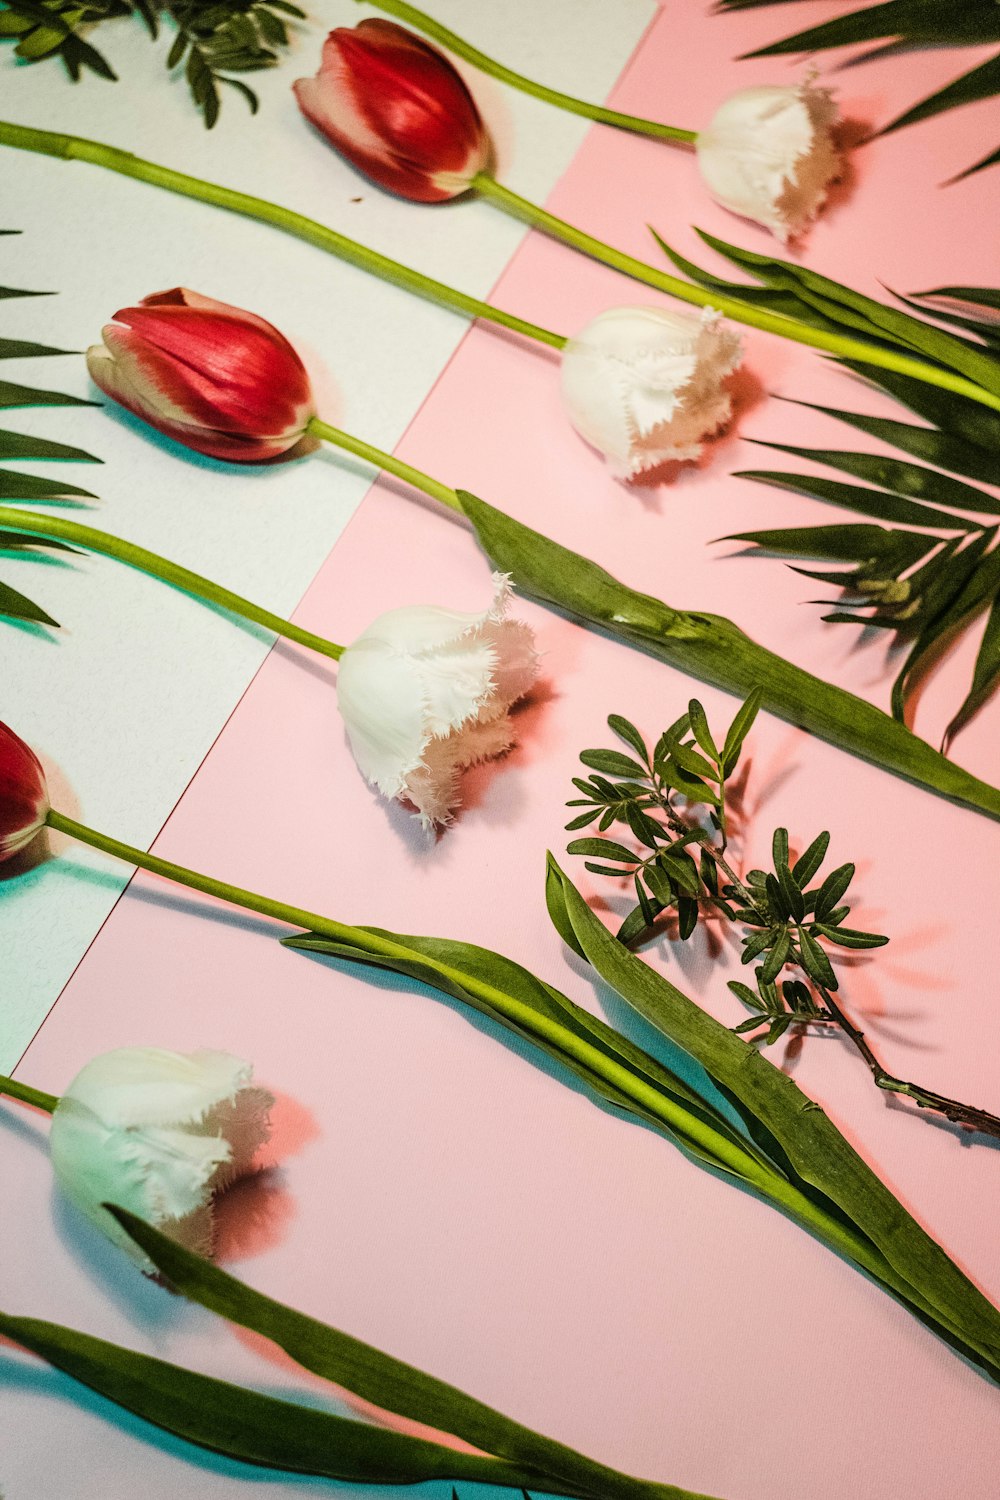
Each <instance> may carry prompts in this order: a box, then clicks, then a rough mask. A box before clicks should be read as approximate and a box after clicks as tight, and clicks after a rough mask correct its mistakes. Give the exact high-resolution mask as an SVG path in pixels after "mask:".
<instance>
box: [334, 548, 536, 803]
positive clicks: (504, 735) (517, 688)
mask: <svg viewBox="0 0 1000 1500" xmlns="http://www.w3.org/2000/svg"><path fill="white" fill-rule="evenodd" d="M493 588H494V595H493V601H492V603H491V605H490V607H489V608H488V609H487V610H484V611H482V612H481V613H479V614H463V613H459V612H457V611H454V610H446V609H435V608H434V607H432V606H430V605H415V606H413V607H407V608H403V609H394V610H389V611H388V612H387V613H386V614H384V615H380V616H379V617H378V619H376V620H374V621H373V622H372V623H371V625H369V626H368V627H367V629H366V630H364V631H362V633H361V635H360V636H358V638H357V640H356V641H354V643H353V644H352V645H351V646H349V647H348V648H347V650H346V651H345V652H344V654H343V656H342V657H341V659H340V667H339V673H338V680H337V697H338V703H339V706H340V712H341V715H342V716H343V719H344V724H345V727H346V729H347V737H348V741H349V743H350V746H351V751H352V753H353V755H354V758H355V760H356V761H357V763H358V767H359V769H360V770H361V772H362V774H363V775H364V776H365V777H366V778H367V780H368V781H370V782H372V783H373V784H374V785H375V786H377V787H378V789H379V791H380V792H381V793H382V795H383V796H385V797H396V798H399V799H400V800H402V801H408V802H412V803H413V805H414V806H415V807H416V809H417V811H418V813H419V814H420V816H421V819H422V821H423V822H424V823H425V824H426V825H431V824H435V823H446V822H447V821H448V820H449V818H450V816H451V813H452V811H453V810H454V808H455V807H456V806H457V802H458V777H459V773H460V772H461V771H462V770H464V769H465V768H466V767H467V766H470V765H473V764H475V763H476V762H477V761H480V760H485V759H488V758H491V757H493V756H496V755H500V754H502V753H503V752H504V751H505V750H508V749H509V748H510V746H511V745H512V744H513V742H514V734H513V728H512V726H511V724H510V721H509V719H508V717H507V710H508V708H509V707H510V706H511V704H512V703H514V702H516V700H517V699H518V698H521V697H523V695H524V694H525V693H526V692H527V691H528V689H529V688H530V686H531V684H532V682H533V681H534V679H535V676H536V674H537V671H538V663H537V656H536V653H535V649H534V637H533V635H532V633H531V631H530V629H529V628H528V626H527V625H524V624H523V623H521V622H520V621H516V620H508V619H506V618H505V616H506V611H507V608H508V605H509V601H510V580H509V579H508V578H507V577H506V576H505V575H503V574H495V575H494V578H493Z"/></svg>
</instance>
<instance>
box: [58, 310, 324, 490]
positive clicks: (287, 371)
mask: <svg viewBox="0 0 1000 1500" xmlns="http://www.w3.org/2000/svg"><path fill="white" fill-rule="evenodd" d="M101 336H102V338H103V340H104V342H103V344H95V345H94V346H93V347H92V348H90V349H88V350H87V368H88V369H89V370H90V374H91V378H92V379H93V380H94V381H95V383H96V384H97V385H99V386H100V388H101V390H102V391H103V392H104V393H105V395H106V396H110V397H111V398H112V400H114V401H117V402H118V403H119V404H120V405H121V406H124V407H126V408H127V409H128V410H129V411H130V412H134V413H135V415H136V416H137V417H142V419H143V421H145V422H149V423H150V424H151V426H153V427H155V428H156V429H157V430H158V431H159V432H163V433H166V435H167V437H171V438H175V439H176V440H177V442H179V443H183V444H184V446H185V447H187V448H193V449H194V450H195V452H196V453H207V454H208V456H209V457H210V458H222V459H229V460H230V461H233V462H236V463H261V462H263V461H264V460H265V459H269V458H277V457H278V456H279V455H280V454H282V453H287V452H288V450H289V448H293V447H294V446H295V444H296V443H297V442H298V441H299V439H300V438H301V437H302V436H303V434H304V432H305V430H306V427H307V425H308V423H309V420H310V418H311V417H313V416H314V415H315V407H314V404H313V397H312V391H311V390H310V387H309V377H308V375H307V374H306V371H305V366H304V365H303V363H302V361H301V360H300V359H299V356H298V355H297V354H296V352H295V350H294V349H293V348H292V346H291V344H290V343H289V342H288V340H287V339H286V338H285V337H284V336H283V335H282V334H280V333H279V332H278V330H277V329H276V328H274V327H273V326H272V325H271V324H270V323H266V322H265V321H264V319H263V318H258V317H257V316H256V315H255V314H254V313H250V312H245V311H244V310H243V308H241V307H230V306H229V304H228V303H226V302H216V301H215V299H214V298H213V297H201V296H199V294H198V293H197V292H190V291H188V290H187V288H186V287H175V288H174V289H173V291H169V292H156V293H154V295H153V296H152V297H144V298H143V299H142V301H141V302H140V303H139V305H138V307H123V308H122V309H121V310H120V311H119V312H116V313H115V321H114V322H113V323H108V324H107V326H106V327H105V328H104V329H103V331H102V335H101Z"/></svg>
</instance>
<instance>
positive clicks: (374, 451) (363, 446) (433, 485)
mask: <svg viewBox="0 0 1000 1500" xmlns="http://www.w3.org/2000/svg"><path fill="white" fill-rule="evenodd" d="M306 431H307V432H309V433H310V435H311V436H312V437H315V438H321V439H322V441H323V442H324V443H332V444H333V446H334V447H335V448H342V449H343V450H344V452H345V453H353V454H354V455H355V457H357V458H363V459H365V460H366V461H367V462H368V463H370V464H374V465H375V467H376V468H377V469H383V470H384V471H385V473H386V474H394V475H395V477H396V478H397V479H402V480H404V481H405V483H406V484H412V485H413V488H414V489H416V490H422V491H423V492H424V494H425V495H430V497H431V499H432V500H438V501H440V503H441V504H442V505H447V507H448V509H449V510H455V511H458V513H459V515H464V514H465V512H464V510H463V508H462V502H461V501H460V500H459V498H458V495H457V493H456V492H455V491H454V490H453V489H449V487H448V485H446V484H442V483H441V482H440V480H437V479H432V478H431V476H430V475H429V474H425V473H424V471H423V470H422V469H415V468H414V467H413V465H412V464H408V463H405V462H404V461H403V459H401V458H396V456H395V454H392V453H386V452H385V451H384V450H383V449H382V448H376V447H375V446H374V445H373V444H372V443H366V442H365V441H364V439H363V438H356V437H353V436H352V435H351V433H349V432H344V431H343V430H342V429H341V428H340V427H331V425H330V423H329V422H323V421H321V420H320V418H319V417H313V418H312V420H311V421H310V423H309V426H308V427H307V429H306Z"/></svg>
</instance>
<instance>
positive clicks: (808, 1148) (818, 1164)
mask: <svg viewBox="0 0 1000 1500" xmlns="http://www.w3.org/2000/svg"><path fill="white" fill-rule="evenodd" d="M549 879H550V882H552V883H558V886H559V898H560V901H561V911H562V917H561V920H562V922H563V924H564V925H565V926H567V927H568V928H569V929H570V930H571V931H572V933H573V936H574V940H575V943H576V944H577V946H578V949H582V950H583V952H584V953H585V955H586V957H587V959H588V960H589V961H590V963H591V964H592V965H593V966H594V968H595V970H596V972H597V973H598V974H599V975H600V976H601V978H602V979H604V980H605V981H606V982H607V983H608V984H610V985H611V986H612V988H613V989H615V990H616V991H617V992H618V994H619V995H621V996H622V998H623V999H624V1000H626V1001H627V1002H628V1003H629V1004H630V1005H631V1006H632V1007H633V1009H634V1010H635V1011H636V1012H637V1014H639V1015H641V1016H642V1017H643V1018H644V1019H645V1020H647V1021H649V1022H651V1023H652V1025H654V1026H656V1027H657V1028H658V1029H659V1030H660V1031H662V1032H663V1034H664V1035H665V1036H667V1037H668V1038H669V1039H670V1040H671V1041H673V1042H674V1043H675V1044H676V1045H677V1046H679V1047H682V1048H683V1049H684V1050H685V1051H686V1052H687V1053H688V1054H689V1055H690V1056H691V1057H692V1058H695V1059H696V1060H697V1061H698V1062H699V1063H700V1064H701V1066H702V1067H703V1068H704V1069H705V1070H706V1072H707V1073H708V1074H709V1076H710V1077H711V1078H712V1079H713V1080H714V1081H715V1082H716V1083H717V1084H718V1086H719V1087H720V1088H723V1089H725V1090H726V1092H727V1094H728V1095H729V1097H730V1098H731V1099H733V1100H734V1101H737V1102H738V1104H739V1106H740V1107H741V1108H742V1110H743V1111H744V1112H745V1115H746V1117H747V1118H752V1119H755V1120H756V1121H757V1122H758V1123H759V1125H760V1127H761V1129H763V1130H765V1131H767V1132H768V1134H769V1136H770V1137H771V1138H773V1139H774V1140H776V1141H777V1142H778V1143H779V1145H780V1146H781V1147H782V1148H783V1150H784V1151H785V1152H786V1153H787V1158H788V1161H789V1163H790V1165H791V1167H792V1169H793V1171H794V1173H795V1178H794V1179H793V1180H794V1181H796V1182H797V1183H800V1184H801V1185H802V1187H803V1189H804V1190H806V1191H812V1192H815V1193H816V1194H817V1195H818V1196H817V1197H816V1199H815V1201H816V1203H817V1204H821V1203H827V1204H832V1205H836V1208H837V1210H838V1211H839V1212H840V1213H842V1214H843V1215H844V1220H843V1223H844V1225H845V1229H847V1233H848V1234H849V1235H850V1234H851V1233H856V1234H857V1236H858V1238H857V1240H856V1241H855V1242H853V1244H854V1248H853V1249H852V1250H851V1251H850V1252H848V1251H847V1249H846V1244H847V1241H845V1244H844V1246H842V1247H841V1249H842V1253H850V1254H851V1255H852V1256H853V1258H854V1259H855V1261H856V1263H857V1264H859V1265H862V1264H866V1266H867V1269H868V1270H869V1272H870V1274H872V1275H873V1276H875V1277H876V1279H878V1280H879V1281H881V1283H882V1285H883V1286H885V1287H886V1288H887V1290H890V1291H892V1292H894V1293H895V1295H896V1296H897V1297H899V1298H900V1299H901V1300H902V1301H903V1302H905V1303H906V1304H907V1305H908V1306H909V1307H910V1308H911V1310H912V1311H913V1312H914V1314H915V1315H916V1316H917V1317H918V1318H920V1319H921V1320H922V1321H923V1322H925V1323H927V1324H929V1325H930V1326H931V1327H932V1328H935V1329H936V1330H937V1331H938V1332H939V1333H940V1334H941V1335H942V1336H943V1337H944V1338H945V1339H946V1340H947V1341H948V1342H949V1343H951V1344H952V1345H953V1346H954V1347H961V1348H964V1349H965V1350H966V1352H968V1353H969V1355H970V1357H971V1358H972V1359H973V1360H974V1361H975V1362H976V1363H977V1364H979V1365H980V1366H981V1367H982V1368H984V1369H986V1370H988V1371H989V1372H990V1373H991V1374H992V1375H993V1378H994V1379H995V1378H996V1377H997V1373H998V1372H1000V1310H998V1309H997V1308H996V1307H994V1306H993V1305H992V1304H991V1303H990V1302H989V1301H988V1300H987V1299H986V1298H985V1297H984V1296H983V1294H982V1293H981V1292H979V1291H978V1290H977V1289H976V1287H975V1286H973V1284H972V1282H971V1281H969V1280H968V1278H967V1277H966V1276H965V1275H964V1274H963V1273H962V1271H961V1270H960V1269H959V1268H958V1266H957V1265H955V1263H954V1262H953V1261H952V1260H951V1259H950V1258H949V1257H948V1256H947V1255H946V1253H945V1252H944V1251H943V1250H942V1248H941V1247H940V1245H938V1244H936V1243H935V1241H934V1240H933V1239H932V1238H931V1237H930V1236H929V1235H928V1234H927V1233H926V1231H925V1230H923V1229H922V1228H921V1227H920V1225H919V1224H918V1223H917V1222H916V1220H914V1219H913V1218H912V1217H911V1216H910V1215H909V1214H908V1213H907V1211H906V1209H905V1208H904V1206H903V1204H902V1203H900V1201H899V1200H898V1199H897V1198H896V1197H895V1196H894V1195H893V1194H892V1193H891V1192H890V1190H889V1189H888V1188H887V1187H886V1185H885V1184H884V1183H883V1182H882V1181H881V1180H880V1179H879V1178H878V1177H877V1176H876V1174H875V1173H874V1172H873V1171H872V1170H871V1168H870V1167H869V1166H868V1165H867V1164H866V1163H865V1162H864V1161H863V1160H862V1159H861V1157H860V1156H859V1155H858V1154H857V1152H856V1151H855V1150H854V1148H853V1147H852V1146H851V1145H850V1143H849V1142H848V1141H847V1140H846V1139H845V1137H844V1136H843V1135H841V1133H840V1131H839V1130H837V1128H836V1126H835V1125H834V1124H833V1122H832V1121H831V1120H830V1119H829V1118H828V1117H827V1115H826V1113H825V1112H824V1111H823V1110H822V1109H821V1108H819V1107H818V1106H817V1105H816V1104H815V1102H814V1101H812V1100H810V1099H809V1098H808V1096H807V1095H805V1094H803V1093H802V1091H801V1090H800V1089H799V1087H798V1086H797V1084H796V1083H795V1082H794V1081H793V1080H792V1079H791V1078H789V1077H788V1076H787V1075H786V1074H784V1073H782V1071H781V1070H780V1069H779V1068H775V1067H773V1066H772V1065H771V1064H770V1063H769V1062H768V1061H767V1060H766V1059H765V1058H762V1057H759V1056H755V1055H754V1054H753V1049H748V1048H747V1044H746V1043H745V1042H742V1041H741V1040H740V1039H739V1038H738V1037H735V1036H733V1034H732V1033H731V1032H730V1031H729V1030H728V1028H727V1027H725V1026H723V1025H722V1024H721V1023H720V1022H718V1021H716V1020H715V1019H714V1017H712V1016H710V1015H708V1013H707V1012H706V1011H704V1010H702V1009H701V1007H700V1006H698V1005H696V1004H695V1003H694V1001H692V1000H691V999H689V998H688V996H687V995H685V994H683V992H682V991H680V990H679V989H677V987H676V986H675V985H673V984H671V982H670V981H669V980H668V979H667V978H666V977H665V975H664V974H662V973H661V972H659V971H657V970H654V969H652V968H650V967H649V966H648V965H647V964H645V963H643V962H642V960H641V959H639V958H637V957H636V955H635V954H633V953H631V952H630V951H629V950H628V949H627V948H624V947H623V946H622V945H621V944H620V943H618V942H616V941H615V939H614V937H613V936H612V935H611V933H610V932H608V931H607V929H606V928H605V927H604V925H603V923H602V922H601V920H600V918H599V917H597V916H596V915H595V913H594V912H592V911H591V910H590V908H589V907H588V906H587V903H586V902H585V901H584V900H583V898H582V897H581V895H580V893H579V891H577V889H576V888H575V886H574V885H573V883H572V881H570V880H569V879H568V877H567V876H566V875H565V874H564V873H563V872H562V871H561V870H560V869H559V867H558V865H557V864H556V863H555V861H554V860H552V859H551V856H550V859H549ZM550 909H551V908H550ZM748 1050H749V1054H750V1055H749V1056H748V1055H747V1054H748ZM849 1226H854V1229H853V1230H852V1229H851V1228H850V1227H849ZM866 1247H867V1249H866Z"/></svg>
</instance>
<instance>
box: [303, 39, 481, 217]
mask: <svg viewBox="0 0 1000 1500" xmlns="http://www.w3.org/2000/svg"><path fill="white" fill-rule="evenodd" d="M294 89H295V97H296V99H297V100H298V102H299V108H300V109H301V110H302V113H303V114H304V115H305V116H306V117H307V119H309V120H311V121H312V123H313V124H314V125H315V126H316V127H317V128H318V129H319V130H321V131H322V132H323V134H324V135H325V136H326V137H327V139H328V140H329V141H330V143H331V144H332V145H333V146H335V147H336V149H337V150H338V151H339V152H340V153H341V154H342V155H343V156H346V157H347V159H348V161H349V162H351V163H353V165H354V166H355V167H357V168H358V170H359V171H360V172H364V174H365V175H366V176H367V177H370V178H372V180H373V181H374V182H377V183H378V184H379V186H380V187H384V188H388V189H389V190H390V192H393V193H399V195H400V196H401V197H403V198H412V199H415V200H416V201H417V202H418V203H440V202H442V201H443V200H444V199H445V198H456V197H457V196H458V195H459V193H464V192H465V191H466V190H467V188H468V187H469V185H470V183H471V182H472V179H473V178H474V177H475V175H476V173H477V172H480V171H482V170H484V169H485V168H486V167H488V166H489V163H490V158H491V155H492V149H491V145H490V138H489V136H488V134H487V132H486V127H485V126H484V124H483V122H482V120H481V119H480V118H479V111H478V109H477V108H476V105H475V101H474V100H473V98H472V95H471V94H470V93H469V90H468V89H467V88H466V86H465V84H464V83H463V81H462V79H461V78H460V77H459V75H458V73H456V71H455V69H454V68H453V67H452V65H451V63H450V62H449V61H448V59H447V58H446V57H445V56H444V55H443V53H441V52H439V51H438V50H437V48H436V47H432V46H431V45H430V44H429V43H428V42H425V41H424V40H423V39H422V38H421V37H419V36H414V34H413V32H412V31H407V30H406V29H405V27H402V26H397V25H396V23H395V22H394V21H377V20H372V21H361V22H360V23H359V24H358V25H357V26H355V27H353V28H352V27H349V26H338V27H337V29H336V30H335V31H331V32H330V35H329V36H328V37H327V39H326V42H325V43H324V46H323V60H322V63H321V64H320V70H319V72H318V73H317V75H316V77H315V78H300V79H299V81H298V82H297V83H296V84H295V85H294Z"/></svg>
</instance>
